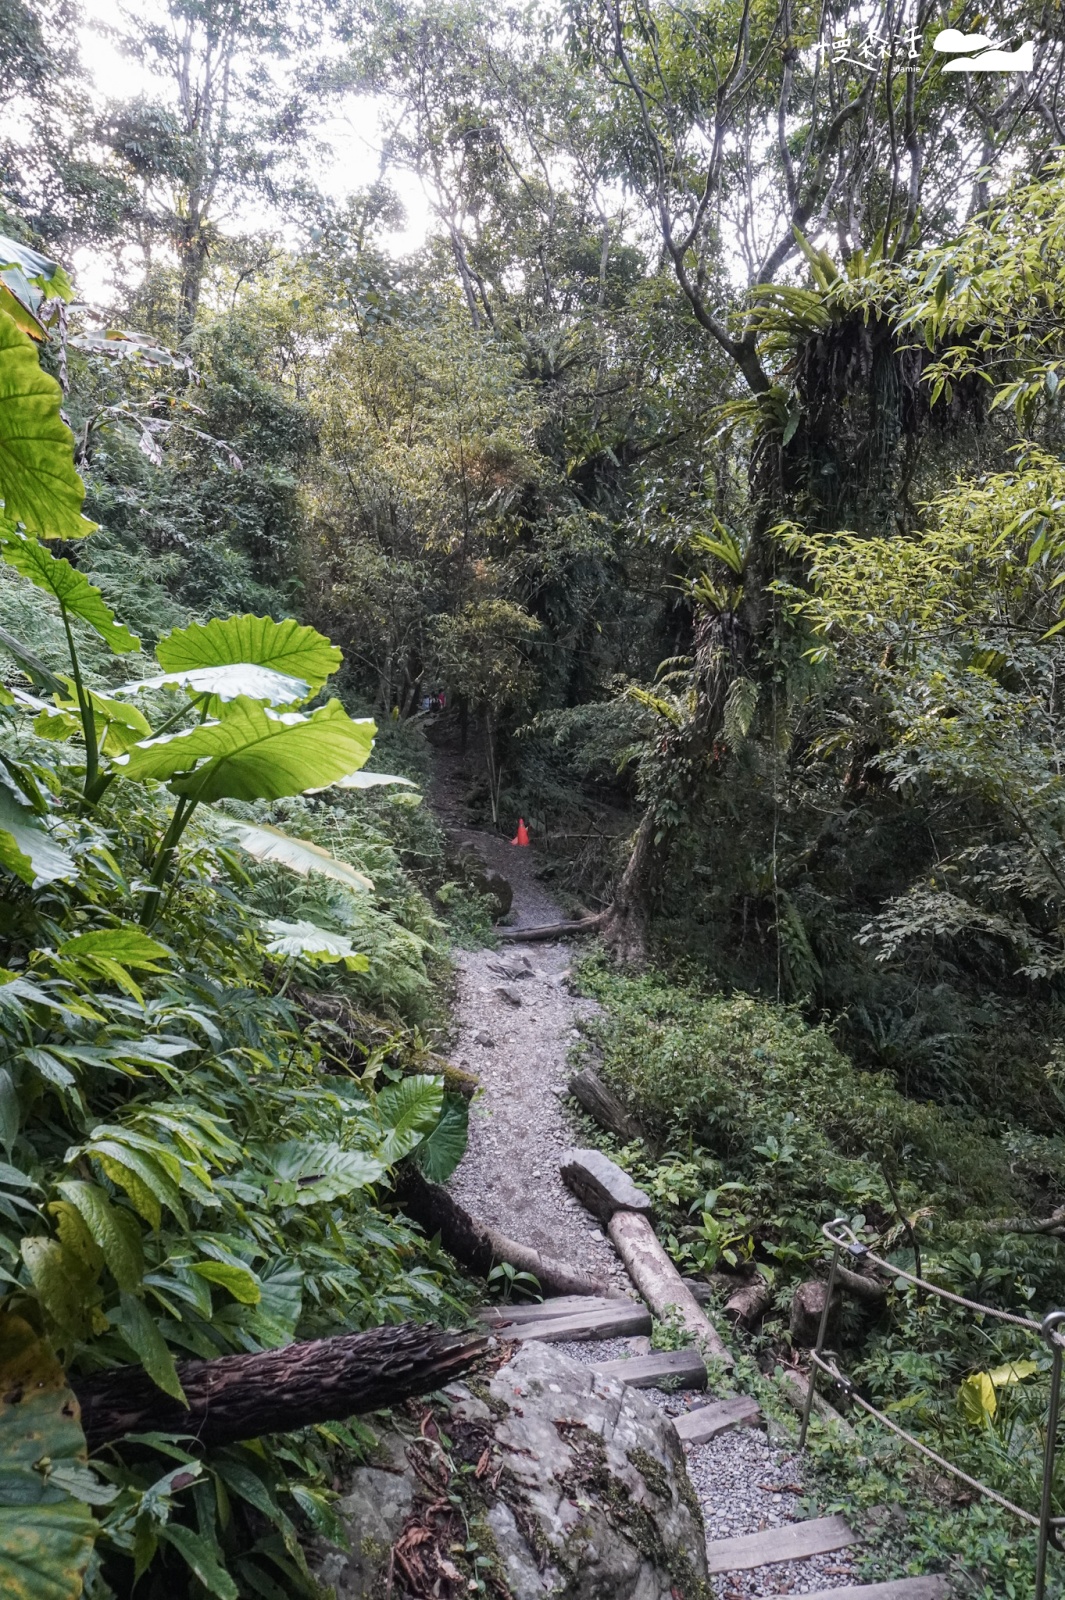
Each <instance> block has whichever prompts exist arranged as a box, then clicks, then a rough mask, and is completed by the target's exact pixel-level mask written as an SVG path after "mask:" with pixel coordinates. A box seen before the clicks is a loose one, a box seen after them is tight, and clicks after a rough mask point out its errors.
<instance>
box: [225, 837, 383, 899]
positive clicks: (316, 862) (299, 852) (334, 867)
mask: <svg viewBox="0 0 1065 1600" xmlns="http://www.w3.org/2000/svg"><path fill="white" fill-rule="evenodd" d="M228 831H229V836H230V838H231V839H232V840H233V842H234V844H236V845H237V846H239V848H240V849H241V850H243V851H244V852H245V854H246V855H249V856H251V857H252V858H253V860H255V861H276V862H277V863H278V865H279V866H282V867H288V868H289V869H290V870H291V871H292V872H298V873H299V875H300V877H302V878H306V877H307V876H308V874H310V873H312V872H320V873H321V874H322V875H323V877H326V878H333V879H335V881H336V882H337V883H342V884H344V885H345V886H346V887H347V888H349V889H365V890H372V889H373V882H372V881H371V879H369V878H367V877H366V876H365V874H363V873H361V872H358V871H356V869H355V868H354V867H352V866H349V864H348V863H347V862H346V861H341V860H340V858H339V857H338V856H333V855H330V853H329V851H328V850H323V849H322V847H321V845H318V844H312V842H311V841H310V839H296V838H293V836H292V834H290V833H283V832H282V831H281V829H280V828H272V827H270V825H269V824H268V823H265V822H264V823H244V822H242V823H235V824H230V825H228Z"/></svg>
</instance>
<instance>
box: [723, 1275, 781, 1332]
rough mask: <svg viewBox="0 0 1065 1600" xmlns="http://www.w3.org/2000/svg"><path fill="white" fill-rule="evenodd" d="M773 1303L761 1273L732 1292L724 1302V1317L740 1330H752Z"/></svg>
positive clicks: (770, 1292)
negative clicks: (735, 1324)
mask: <svg viewBox="0 0 1065 1600" xmlns="http://www.w3.org/2000/svg"><path fill="white" fill-rule="evenodd" d="M772 1301H773V1295H772V1291H771V1290H770V1287H769V1285H768V1283H766V1281H765V1279H764V1278H763V1277H762V1275H761V1273H760V1272H759V1273H756V1274H755V1276H754V1277H753V1278H752V1279H751V1281H750V1283H745V1284H743V1285H741V1287H740V1288H738V1289H735V1290H733V1292H732V1294H730V1295H729V1297H728V1299H727V1300H726V1301H725V1316H726V1317H727V1318H728V1319H729V1321H730V1322H735V1323H737V1324H738V1325H739V1326H740V1327H741V1328H753V1327H754V1325H755V1323H756V1322H758V1321H759V1320H760V1319H761V1318H762V1317H764V1316H765V1314H766V1312H767V1311H768V1310H769V1307H770V1305H771V1304H772Z"/></svg>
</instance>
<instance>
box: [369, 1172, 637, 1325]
mask: <svg viewBox="0 0 1065 1600" xmlns="http://www.w3.org/2000/svg"><path fill="white" fill-rule="evenodd" d="M395 1192H396V1196H397V1198H398V1200H399V1202H400V1205H401V1206H402V1207H403V1210H404V1212H405V1213H406V1215H407V1216H408V1217H410V1219H411V1221H412V1222H416V1223H417V1224H418V1226H419V1227H420V1228H421V1229H422V1232H423V1233H427V1234H428V1235H429V1237H430V1238H432V1236H433V1235H434V1234H439V1235H440V1243H441V1244H442V1245H443V1247H444V1249H445V1250H446V1251H447V1253H448V1254H449V1255H452V1256H454V1257H455V1260H456V1261H460V1262H461V1263H462V1265H463V1266H464V1267H468V1268H469V1269H470V1271H471V1272H476V1273H477V1274H478V1275H479V1276H480V1277H482V1278H487V1276H488V1274H489V1273H490V1272H491V1270H492V1268H493V1267H494V1266H498V1264H499V1263H500V1262H501V1261H505V1262H507V1263H508V1264H509V1265H510V1266H512V1267H516V1268H517V1270H518V1271H519V1272H531V1273H532V1274H533V1276H534V1277H535V1278H537V1279H538V1280H539V1283H540V1287H541V1288H542V1289H547V1290H549V1291H550V1292H551V1293H552V1294H594V1295H607V1296H609V1297H611V1298H619V1299H620V1298H624V1296H622V1294H621V1291H620V1290H619V1289H615V1288H614V1286H613V1284H610V1283H607V1282H605V1281H604V1280H603V1279H601V1278H593V1277H592V1276H591V1274H590V1273H587V1272H582V1271H581V1270H580V1268H578V1267H571V1266H568V1265H567V1264H566V1262H564V1261H556V1260H555V1259H554V1257H552V1256H546V1255H544V1254H543V1253H542V1252H541V1251H539V1250H534V1249H533V1248H532V1246H531V1245H525V1244H520V1243H519V1242H518V1240H517V1239H508V1238H507V1236H506V1234H503V1233H499V1232H497V1230H496V1229H495V1228H490V1227H488V1225H487V1224H486V1223H484V1222H479V1221H478V1220H477V1218H476V1217H471V1216H470V1213H469V1212H468V1211H467V1210H466V1209H465V1207H463V1206H460V1205H459V1203H458V1201H457V1200H456V1199H455V1197H454V1195H452V1194H450V1193H449V1192H448V1190H447V1189H445V1188H443V1187H442V1186H441V1185H440V1184H439V1183H430V1182H429V1180H428V1178H425V1177H423V1176H422V1174H421V1172H419V1170H418V1168H417V1167H415V1166H414V1165H413V1164H410V1163H408V1164H407V1165H406V1166H405V1167H404V1168H403V1169H402V1170H401V1171H400V1172H399V1173H397V1174H396V1180H395Z"/></svg>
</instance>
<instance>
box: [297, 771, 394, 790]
mask: <svg viewBox="0 0 1065 1600" xmlns="http://www.w3.org/2000/svg"><path fill="white" fill-rule="evenodd" d="M385 783H402V784H405V785H406V787H407V788H408V789H416V788H417V787H418V786H417V784H415V783H412V782H411V780H410V779H409V778H400V777H397V776H396V775H395V774H394V773H391V772H349V773H348V774H347V776H346V777H343V778H338V779H337V781H336V782H335V783H327V784H326V785H325V789H376V788H378V787H380V785H381V784H385ZM325 789H312V790H310V791H309V792H310V793H311V794H324V792H325Z"/></svg>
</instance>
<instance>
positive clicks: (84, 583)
mask: <svg viewBox="0 0 1065 1600" xmlns="http://www.w3.org/2000/svg"><path fill="white" fill-rule="evenodd" d="M0 466H2V457H0ZM0 554H2V555H3V557H4V560H5V561H6V562H7V564H8V566H11V567H14V569H15V571H16V572H20V573H21V574H22V576H23V577H24V578H28V579H29V580H30V582H31V583H34V584H36V585H37V588H38V589H44V590H45V592H46V593H47V594H50V595H53V596H54V597H55V599H56V600H58V601H59V604H60V606H61V607H62V608H63V610H64V612H69V613H70V615H71V616H74V617H80V618H81V620H82V622H87V623H88V624H89V626H90V628H93V629H95V631H96V632H97V633H98V634H99V635H100V638H101V639H103V640H104V641H105V642H106V643H107V644H108V645H109V646H110V647H111V649H112V650H113V651H114V652H115V654H116V655H120V656H121V655H126V654H128V653H129V651H131V650H139V649H140V640H139V639H137V638H135V637H134V635H133V634H132V633H130V631H129V629H128V628H126V627H123V625H122V624H121V623H120V622H116V621H115V614H114V612H113V611H112V610H111V607H110V606H109V605H108V604H107V602H106V600H105V599H104V597H103V595H102V594H101V593H100V591H99V589H97V587H96V585H95V584H92V583H90V582H89V580H88V578H87V577H86V576H85V574H84V572H79V571H78V569H77V567H72V566H71V564H70V562H69V561H67V560H66V559H65V558H59V557H57V556H54V555H53V554H52V552H51V551H50V550H47V549H45V547H44V545H43V544H41V543H40V542H39V541H38V540H37V539H31V538H30V537H29V536H28V535H27V534H24V533H3V534H0Z"/></svg>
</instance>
